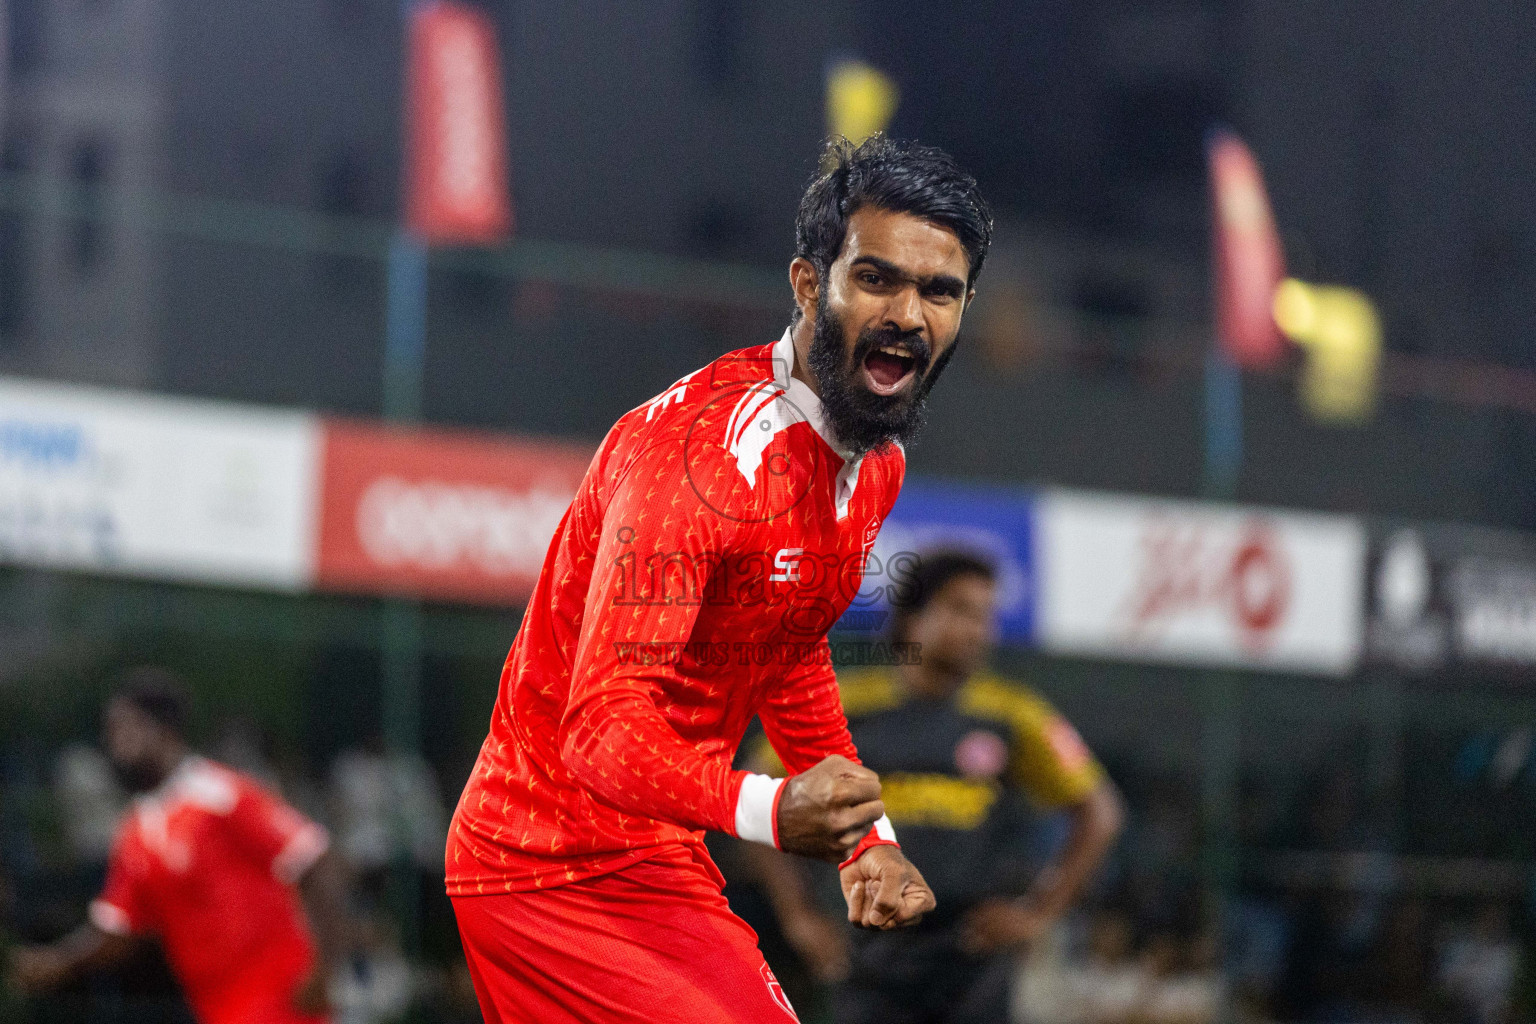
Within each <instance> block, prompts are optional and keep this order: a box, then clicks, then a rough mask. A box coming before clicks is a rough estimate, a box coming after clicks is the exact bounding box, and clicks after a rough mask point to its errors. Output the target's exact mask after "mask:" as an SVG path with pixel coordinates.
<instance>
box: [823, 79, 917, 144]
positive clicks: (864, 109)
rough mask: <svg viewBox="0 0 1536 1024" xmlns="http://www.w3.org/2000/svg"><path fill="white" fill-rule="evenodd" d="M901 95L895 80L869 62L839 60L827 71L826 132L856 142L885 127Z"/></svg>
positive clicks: (889, 121) (894, 111)
mask: <svg viewBox="0 0 1536 1024" xmlns="http://www.w3.org/2000/svg"><path fill="white" fill-rule="evenodd" d="M900 98H901V93H900V91H899V90H898V89H897V88H896V83H895V82H893V81H891V80H890V79H889V78H888V77H886V76H885V75H883V74H881V73H880V72H879V71H876V70H875V69H874V68H872V67H870V66H869V65H868V64H865V63H864V62H863V61H858V60H845V61H839V62H838V63H836V64H834V65H832V67H831V69H830V70H828V72H827V131H828V132H830V133H831V134H832V135H842V136H845V137H846V138H847V139H848V140H849V141H850V142H852V143H854V144H855V145H857V144H858V143H860V142H863V141H864V140H865V139H867V138H869V137H870V136H871V135H873V134H875V133H876V132H881V131H884V130H885V126H886V125H888V124H890V123H891V117H892V116H893V115H894V114H895V113H896V103H897V101H898V100H899V99H900Z"/></svg>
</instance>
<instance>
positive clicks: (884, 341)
mask: <svg viewBox="0 0 1536 1024" xmlns="http://www.w3.org/2000/svg"><path fill="white" fill-rule="evenodd" d="M885 345H901V346H905V347H906V349H907V351H908V352H911V353H912V359H913V362H914V363H915V364H916V365H915V366H914V367H913V369H914V370H916V371H917V376H918V377H919V378H921V377H922V376H923V374H924V373H926V372H927V370H928V365H929V364H930V363H931V362H933V346H931V345H929V344H928V340H927V339H926V338H924V337H923V332H922V330H921V329H916V330H911V331H893V330H889V329H886V328H877V329H873V330H864V331H861V332H860V333H859V340H858V343H857V344H855V345H854V346H853V365H854V367H859V366H863V365H864V360H865V359H867V358H868V357H869V354H870V353H871V352H873V351H874V350H875V349H877V348H880V347H882V346H885Z"/></svg>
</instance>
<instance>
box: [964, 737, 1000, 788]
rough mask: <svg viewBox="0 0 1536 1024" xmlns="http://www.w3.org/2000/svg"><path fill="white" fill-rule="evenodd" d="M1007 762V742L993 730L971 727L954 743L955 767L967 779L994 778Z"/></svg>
mask: <svg viewBox="0 0 1536 1024" xmlns="http://www.w3.org/2000/svg"><path fill="white" fill-rule="evenodd" d="M1007 764H1008V744H1006V743H1004V742H1003V738H1002V737H1001V736H999V735H998V734H997V733H995V732H991V731H990V730H987V729H973V730H971V731H970V732H968V733H966V734H965V735H964V736H962V737H961V738H960V742H959V743H956V744H955V767H956V768H958V769H960V774H961V775H964V776H965V777H966V778H968V779H995V778H997V777H998V776H999V775H1001V774H1002V773H1003V768H1005V767H1006V766H1007Z"/></svg>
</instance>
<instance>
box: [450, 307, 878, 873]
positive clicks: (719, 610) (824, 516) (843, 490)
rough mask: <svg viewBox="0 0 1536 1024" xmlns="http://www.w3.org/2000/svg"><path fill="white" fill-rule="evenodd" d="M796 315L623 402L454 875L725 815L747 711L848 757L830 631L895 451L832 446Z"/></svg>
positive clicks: (526, 659)
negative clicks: (806, 377) (803, 360)
mask: <svg viewBox="0 0 1536 1024" xmlns="http://www.w3.org/2000/svg"><path fill="white" fill-rule="evenodd" d="M793 360H794V349H793V346H792V344H791V341H790V335H789V333H788V332H785V335H784V337H783V338H782V339H780V341H779V342H778V343H777V344H774V345H762V346H759V347H756V348H748V349H743V350H741V351H738V352H733V353H730V354H728V355H725V356H722V357H721V358H720V359H718V360H716V361H715V362H713V363H711V364H710V365H708V366H706V367H704V368H703V369H700V370H698V371H696V372H694V373H692V374H690V375H688V376H687V377H685V378H683V379H682V380H680V381H678V382H677V383H676V384H675V385H673V386H672V387H671V388H669V389H668V390H666V391H665V392H663V393H662V394H661V395H659V396H658V397H657V398H655V399H653V400H652V401H650V402H647V403H646V404H644V405H642V406H640V407H639V408H637V409H634V410H632V411H631V412H629V413H627V414H625V415H624V416H623V417H621V418H620V419H619V421H618V423H616V424H615V425H614V427H613V429H612V430H611V431H609V433H608V436H607V438H606V439H605V440H604V441H603V444H602V446H601V447H600V448H599V449H598V452H597V454H596V456H595V457H594V458H593V460H592V465H591V466H590V467H589V468H588V470H587V474H586V477H585V478H584V479H583V481H582V484H581V487H580V489H579V491H578V492H577V495H576V498H575V500H574V501H573V502H572V503H571V507H570V508H569V509H568V510H567V512H566V514H565V518H564V520H562V522H561V524H560V528H559V530H558V531H557V532H556V534H555V537H554V540H553V542H552V543H551V544H550V548H549V553H548V555H547V557H546V558H545V561H544V567H543V569H542V571H541V572H540V575H539V582H538V585H537V587H536V589H535V590H534V594H533V597H532V599H531V600H530V601H529V603H528V610H527V613H526V615H525V616H524V618H523V624H522V628H521V629H520V630H519V632H518V635H517V639H516V640H515V642H514V643H513V645H512V650H511V652H510V653H509V654H508V656H507V661H506V665H505V667H504V669H503V670H502V676H501V688H500V692H499V693H498V695H497V699H496V707H495V710H494V711H493V713H492V716H491V727H490V734H489V735H488V736H487V737H486V740H485V743H484V745H483V746H482V747H481V750H480V757H479V760H478V761H477V763H476V765H475V769H474V772H473V773H472V775H471V776H470V780H469V783H468V785H466V787H465V789H464V793H463V795H462V796H461V797H460V799H459V804H458V808H457V810H456V811H455V813H454V817H453V826H452V829H451V831H450V835H449V840H448V856H447V876H448V891H449V893H450V895H455V896H468V895H474V894H477V893H490V892H511V891H518V890H526V889H534V888H539V887H543V886H550V885H559V884H563V883H566V882H572V881H576V880H578V879H582V878H587V877H591V876H593V875H598V874H603V873H606V872H610V871H614V870H617V869H619V868H622V867H625V866H626V865H628V864H632V863H635V862H637V861H639V860H642V859H644V858H645V857H647V856H650V855H651V854H652V853H654V852H655V851H656V849H657V848H658V847H661V846H663V845H666V844H675V843H685V844H699V845H701V844H702V839H703V831H704V830H711V829H712V830H716V831H721V832H727V833H732V834H735V832H736V820H735V816H736V810H737V796H738V793H739V791H740V790H741V787H742V780H743V778H744V777H745V776H746V774H747V773H745V772H739V771H733V770H732V769H731V760H732V758H733V757H734V755H735V752H736V748H737V745H738V744H739V743H740V741H741V737H742V734H743V733H744V732H745V730H746V728H747V725H748V724H749V723H750V721H751V720H752V717H753V716H754V715H757V716H759V717H760V718H761V720H762V722H763V726H764V728H765V730H766V731H767V734H768V738H769V740H770V742H771V743H772V744H773V746H774V749H775V750H776V751H777V752H778V754H779V756H780V758H781V759H782V760H783V762H784V764H785V766H786V767H787V768H788V769H789V771H790V772H792V773H793V772H798V771H804V770H805V769H807V768H809V767H811V766H812V765H814V764H816V763H817V762H818V761H820V760H821V759H822V758H824V757H826V756H828V755H830V754H841V755H843V756H845V757H848V758H856V756H857V755H856V753H855V751H854V748H853V743H852V741H851V740H850V739H849V736H848V728H847V723H846V721H845V719H844V717H843V712H842V707H841V705H840V703H839V701H838V695H837V684H836V681H835V679H834V677H833V673H832V665H831V660H830V657H829V653H830V652H829V650H828V647H827V641H826V632H827V629H828V628H829V627H830V626H831V625H832V623H833V622H835V621H836V620H837V618H838V617H839V616H840V615H841V614H842V612H843V611H844V609H845V608H846V607H847V606H848V604H849V602H850V601H851V599H852V598H853V596H854V595H855V594H856V593H857V591H858V589H859V587H860V585H861V583H862V581H863V578H864V570H865V560H866V557H867V555H868V552H869V549H870V547H871V545H872V544H873V543H874V539H875V535H876V534H877V533H878V532H879V529H880V524H881V522H882V521H883V520H884V519H885V516H886V514H887V513H888V512H889V511H890V508H891V506H892V504H894V503H895V500H896V495H897V492H898V490H899V489H900V487H901V479H902V474H903V472H904V468H905V460H904V456H903V454H902V452H901V450H900V448H899V447H898V446H896V445H886V446H884V447H882V448H880V449H877V450H876V451H874V452H871V453H868V454H866V455H864V456H863V457H861V458H856V459H848V458H844V456H843V455H842V454H840V453H839V450H838V448H837V447H836V445H835V438H834V437H833V436H832V434H831V433H830V431H829V430H828V428H827V427H826V425H825V422H824V418H823V412H822V408H821V404H820V401H819V400H818V399H817V398H816V396H815V394H814V393H812V392H811V390H810V389H809V388H808V387H806V386H805V385H804V384H803V383H802V382H800V381H798V380H795V379H794V378H793V377H791V375H790V371H791V369H792V367H793Z"/></svg>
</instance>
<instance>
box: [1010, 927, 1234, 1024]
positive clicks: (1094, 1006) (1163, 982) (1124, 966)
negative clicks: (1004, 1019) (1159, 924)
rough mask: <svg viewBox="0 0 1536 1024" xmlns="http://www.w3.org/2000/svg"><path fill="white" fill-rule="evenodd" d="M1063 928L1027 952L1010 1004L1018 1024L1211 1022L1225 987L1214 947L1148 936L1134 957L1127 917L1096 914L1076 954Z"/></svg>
mask: <svg viewBox="0 0 1536 1024" xmlns="http://www.w3.org/2000/svg"><path fill="white" fill-rule="evenodd" d="M1064 933H1065V930H1064V929H1058V930H1057V932H1056V933H1055V934H1054V935H1053V936H1052V938H1051V940H1049V941H1047V942H1044V943H1041V944H1040V946H1039V947H1038V948H1037V949H1035V950H1033V951H1032V952H1031V954H1030V957H1029V960H1028V961H1027V962H1026V964H1025V967H1024V972H1023V976H1022V983H1021V985H1020V992H1019V998H1018V999H1017V1000H1016V1001H1015V1016H1016V1018H1017V1019H1018V1020H1020V1021H1022V1022H1024V1024H1211V1022H1213V1021H1215V1020H1216V1019H1217V1017H1218V1016H1219V1015H1220V1013H1221V1008H1222V1003H1223V999H1224V985H1223V982H1222V978H1221V974H1220V972H1219V971H1218V970H1217V969H1216V963H1215V956H1214V951H1215V944H1214V943H1213V942H1211V941H1209V940H1208V939H1205V938H1198V939H1195V940H1193V941H1191V940H1189V939H1187V938H1185V937H1184V936H1182V935H1180V934H1179V933H1176V932H1171V931H1160V932H1155V933H1153V934H1152V935H1151V936H1150V937H1149V938H1148V939H1147V941H1146V943H1145V945H1144V947H1143V948H1142V950H1141V952H1140V954H1139V955H1137V953H1136V951H1135V947H1134V944H1133V938H1134V935H1133V926H1132V923H1131V920H1130V918H1129V917H1128V916H1126V915H1125V914H1123V913H1121V912H1118V911H1106V912H1101V913H1099V914H1097V915H1095V917H1094V919H1093V922H1092V925H1091V927H1090V930H1089V934H1088V942H1087V948H1086V950H1084V952H1083V954H1082V955H1073V954H1071V953H1070V952H1069V951H1068V948H1067V946H1068V943H1067V942H1065V941H1064Z"/></svg>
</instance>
